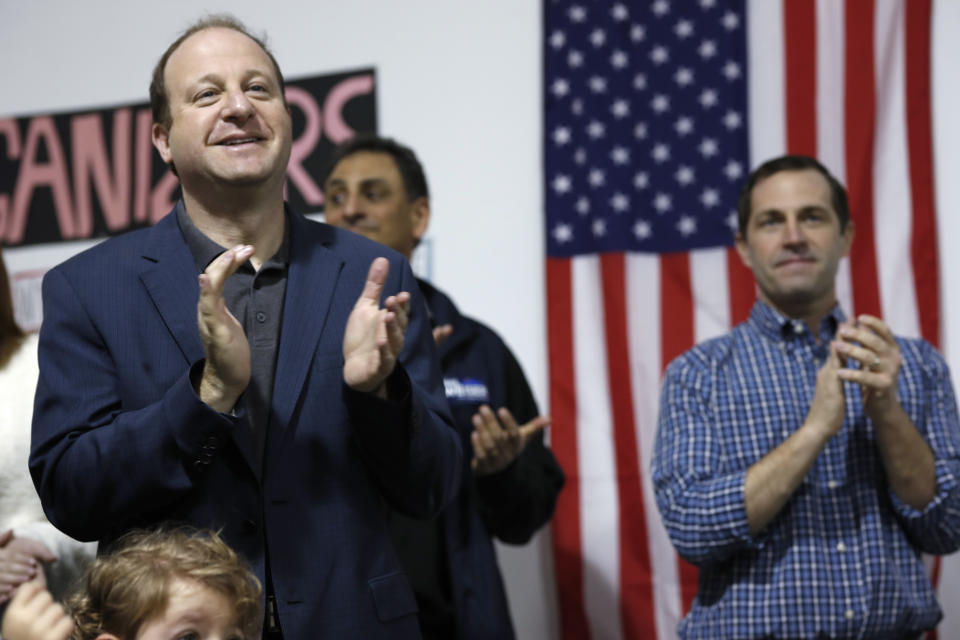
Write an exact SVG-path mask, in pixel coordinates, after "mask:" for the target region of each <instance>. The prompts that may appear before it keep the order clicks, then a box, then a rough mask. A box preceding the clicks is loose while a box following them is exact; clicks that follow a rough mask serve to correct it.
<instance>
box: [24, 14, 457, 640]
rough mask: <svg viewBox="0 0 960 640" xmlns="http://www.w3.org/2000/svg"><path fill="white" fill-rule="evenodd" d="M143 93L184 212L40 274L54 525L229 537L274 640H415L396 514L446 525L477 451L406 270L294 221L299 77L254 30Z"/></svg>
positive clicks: (188, 60) (185, 46)
mask: <svg viewBox="0 0 960 640" xmlns="http://www.w3.org/2000/svg"><path fill="white" fill-rule="evenodd" d="M150 93H151V106H152V107H153V115H154V124H153V129H152V133H153V140H154V144H155V146H156V147H157V149H158V151H159V152H160V155H161V156H162V157H163V159H164V161H166V162H167V163H168V164H170V165H171V166H175V167H176V169H175V171H176V173H177V175H178V177H179V178H180V184H181V186H182V188H183V199H182V200H181V201H180V202H179V203H178V204H177V206H176V207H175V208H174V210H173V211H172V212H171V213H170V215H168V216H166V217H165V218H163V219H162V220H160V221H159V222H158V223H157V224H156V225H155V226H154V227H151V228H149V229H143V230H139V231H134V232H131V233H128V234H125V235H123V236H119V237H117V238H112V239H110V240H107V241H106V242H104V243H102V244H100V245H98V246H96V247H94V248H93V249H90V250H88V251H86V252H84V253H82V254H80V255H78V256H76V257H74V258H72V259H71V260H69V261H67V262H66V263H64V264H62V265H60V266H58V267H57V268H55V269H53V270H51V271H50V272H49V273H48V274H47V275H46V277H45V278H44V281H43V302H44V318H43V327H42V329H41V331H40V346H39V363H40V380H39V384H38V386H37V393H36V406H35V412H34V422H33V441H32V451H31V457H30V470H31V472H32V474H33V479H34V482H35V483H36V486H37V489H38V491H39V495H40V499H41V501H42V502H43V507H44V510H45V511H46V513H47V515H48V516H49V519H50V521H51V522H53V524H55V525H56V526H57V527H59V528H60V529H62V530H63V531H64V532H66V533H68V534H70V535H71V536H73V537H75V538H78V539H81V540H99V541H101V543H109V542H111V541H112V540H115V539H116V538H117V537H119V536H120V535H122V534H123V533H124V532H125V531H127V530H129V529H132V528H136V527H153V526H156V525H157V524H159V523H161V522H166V521H171V520H172V521H176V522H182V523H187V524H190V525H193V526H196V527H210V528H214V529H220V530H221V531H222V533H223V537H224V538H225V539H226V540H227V541H228V542H229V543H230V545H231V546H233V547H234V548H236V549H237V551H239V552H240V553H242V554H243V556H244V557H245V558H246V559H247V560H248V561H249V563H250V564H251V566H252V568H253V570H254V571H255V572H256V574H257V576H258V577H259V578H260V580H261V581H263V583H264V587H265V594H266V602H265V604H266V610H267V611H268V615H267V617H266V621H265V622H266V625H265V637H267V638H271V639H276V638H282V637H284V636H286V637H288V638H291V639H294V640H299V639H301V638H311V639H321V640H322V639H327V638H329V639H331V640H332V639H334V638H336V639H337V640H339V639H341V638H364V639H365V640H366V639H371V638H382V639H384V640H415V639H418V638H419V637H420V631H419V625H418V620H417V617H416V615H415V612H416V602H415V599H414V595H413V592H412V591H411V589H410V586H409V584H408V581H407V580H406V578H405V576H404V574H403V571H402V567H401V565H400V564H399V561H398V558H397V555H396V553H395V552H394V547H393V544H392V543H391V540H390V536H389V526H388V522H387V518H386V516H385V508H384V506H385V505H388V506H389V507H391V508H392V509H394V510H397V511H400V512H404V513H406V514H408V515H411V516H417V517H429V516H432V515H435V514H437V513H440V510H441V509H442V508H443V506H444V505H445V504H446V502H447V501H448V500H449V499H450V498H451V497H455V491H456V490H457V488H458V486H459V479H460V475H461V465H460V459H461V456H462V446H461V443H460V439H459V437H458V435H457V432H456V430H455V429H454V427H453V425H452V424H451V423H450V422H449V417H447V409H446V401H445V400H444V397H443V386H442V378H441V375H440V367H439V362H437V359H436V355H435V350H434V348H433V337H432V335H431V331H430V325H429V321H428V317H427V314H426V308H425V306H424V304H423V301H422V299H421V296H420V294H419V292H418V291H417V290H416V289H417V287H416V283H415V280H414V279H413V273H412V272H411V270H410V268H409V265H408V264H407V261H406V260H405V259H404V258H403V257H402V256H400V255H399V254H397V253H396V252H393V251H390V250H389V249H387V248H385V247H383V246H381V245H378V244H376V243H374V242H370V241H369V240H367V239H365V238H360V237H358V236H356V235H354V234H352V233H347V232H344V231H342V230H340V229H336V228H333V227H330V226H328V225H324V224H319V223H315V222H312V221H310V220H307V219H305V218H304V217H303V216H300V215H297V214H296V213H294V212H292V211H290V210H289V209H287V208H286V207H285V206H284V202H283V185H284V181H285V174H286V167H287V161H288V159H289V157H290V148H291V124H290V111H289V109H288V108H287V105H286V102H285V100H284V97H283V96H284V93H283V76H282V75H281V74H280V69H279V67H278V66H277V63H276V60H274V59H273V57H272V56H271V55H270V53H269V52H268V51H267V50H266V48H265V47H264V46H263V43H262V42H261V41H259V40H257V39H256V38H254V37H252V36H251V35H249V33H248V32H247V31H246V30H245V29H244V28H243V27H242V25H240V24H239V23H237V22H236V21H234V20H231V19H229V18H225V17H217V16H214V17H211V18H208V19H205V20H203V21H201V22H199V23H197V24H196V25H194V26H193V27H192V28H191V29H188V30H187V31H186V32H185V33H184V34H183V36H182V37H181V38H180V39H178V40H177V41H175V42H174V43H173V44H172V45H171V46H170V48H169V49H168V50H167V52H166V53H165V54H164V55H163V57H162V58H161V59H160V62H159V63H158V64H157V67H156V71H155V73H154V82H153V84H152V85H151V91H150ZM381 299H382V301H381Z"/></svg>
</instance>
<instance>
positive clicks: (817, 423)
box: [805, 342, 847, 439]
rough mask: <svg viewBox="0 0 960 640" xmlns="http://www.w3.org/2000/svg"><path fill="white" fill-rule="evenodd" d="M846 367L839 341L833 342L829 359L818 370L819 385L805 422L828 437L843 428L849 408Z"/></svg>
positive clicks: (828, 355)
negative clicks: (842, 376) (843, 371)
mask: <svg viewBox="0 0 960 640" xmlns="http://www.w3.org/2000/svg"><path fill="white" fill-rule="evenodd" d="M843 367H844V360H843V357H842V356H841V355H840V352H839V350H838V349H837V343H836V342H831V343H830V347H829V351H828V353H827V361H826V362H824V363H823V366H822V367H820V371H818V372H817V385H816V387H815V388H814V390H813V402H811V403H810V411H808V412H807V419H806V422H805V424H807V425H808V426H811V427H814V428H817V429H818V430H820V431H821V433H822V434H823V435H824V436H825V437H826V438H827V439H829V438H832V437H833V436H835V435H836V434H837V433H839V432H840V429H842V428H843V417H844V414H845V413H846V410H847V401H846V397H845V396H844V394H843V380H841V379H840V370H841V369H842V368H843Z"/></svg>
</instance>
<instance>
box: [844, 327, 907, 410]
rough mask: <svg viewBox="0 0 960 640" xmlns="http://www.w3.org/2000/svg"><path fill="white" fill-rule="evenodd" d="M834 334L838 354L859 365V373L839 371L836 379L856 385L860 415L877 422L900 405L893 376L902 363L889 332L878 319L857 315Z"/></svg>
mask: <svg viewBox="0 0 960 640" xmlns="http://www.w3.org/2000/svg"><path fill="white" fill-rule="evenodd" d="M838 334H839V336H838V338H839V340H840V343H839V344H838V350H839V351H840V353H841V354H842V355H844V356H847V357H848V358H852V359H853V360H856V361H857V362H859V363H860V368H859V369H849V368H847V369H841V370H840V374H839V375H840V377H841V378H842V379H844V380H849V381H850V382H856V383H857V384H859V385H860V389H861V391H862V393H863V409H864V411H865V412H866V414H867V415H868V416H869V417H870V418H871V419H872V420H873V421H874V422H877V421H881V420H882V419H883V418H884V417H885V416H886V415H887V414H888V412H889V411H891V410H892V409H895V408H897V407H899V404H900V401H899V399H898V397H897V376H898V375H899V373H900V365H901V363H902V361H903V359H902V357H901V355H900V347H899V346H898V345H897V341H896V340H895V339H894V337H893V332H892V331H890V327H888V326H887V324H886V323H885V322H884V321H883V320H881V319H880V318H877V317H875V316H870V315H861V316H859V317H857V322H856V324H854V325H850V326H844V327H842V328H841V329H840V330H839V331H838Z"/></svg>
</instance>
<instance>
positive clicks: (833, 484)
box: [827, 480, 840, 489]
mask: <svg viewBox="0 0 960 640" xmlns="http://www.w3.org/2000/svg"><path fill="white" fill-rule="evenodd" d="M839 486H840V483H839V482H837V481H836V480H831V481H830V482H828V483H827V488H828V489H836V488H837V487H839Z"/></svg>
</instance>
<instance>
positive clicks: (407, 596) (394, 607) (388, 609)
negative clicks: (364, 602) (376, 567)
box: [367, 571, 417, 622]
mask: <svg viewBox="0 0 960 640" xmlns="http://www.w3.org/2000/svg"><path fill="white" fill-rule="evenodd" d="M367 584H369V585H370V595H371V596H372V597H373V606H374V608H375V609H376V610H377V619H378V620H380V622H388V621H390V620H394V619H396V618H399V617H401V616H406V615H410V614H413V613H416V612H417V601H416V599H415V598H414V597H413V589H411V588H410V582H409V581H408V580H407V576H406V574H404V573H403V572H401V571H396V572H394V573H388V574H386V575H383V576H379V577H376V578H373V579H371V580H370V581H369V582H368V583H367Z"/></svg>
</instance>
